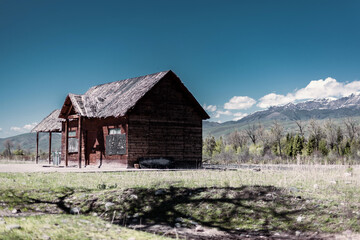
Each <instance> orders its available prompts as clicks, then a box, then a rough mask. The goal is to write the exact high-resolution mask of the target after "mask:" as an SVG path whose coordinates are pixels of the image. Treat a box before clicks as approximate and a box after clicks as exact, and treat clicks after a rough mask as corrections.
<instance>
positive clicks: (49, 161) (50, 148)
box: [49, 132, 51, 164]
mask: <svg viewBox="0 0 360 240" xmlns="http://www.w3.org/2000/svg"><path fill="white" fill-rule="evenodd" d="M49 164H51V132H49Z"/></svg>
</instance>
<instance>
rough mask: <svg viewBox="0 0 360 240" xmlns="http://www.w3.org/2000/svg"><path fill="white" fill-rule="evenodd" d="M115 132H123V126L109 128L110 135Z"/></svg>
mask: <svg viewBox="0 0 360 240" xmlns="http://www.w3.org/2000/svg"><path fill="white" fill-rule="evenodd" d="M114 134H121V128H111V129H109V135H114Z"/></svg>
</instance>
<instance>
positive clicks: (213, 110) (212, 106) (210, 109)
mask: <svg viewBox="0 0 360 240" xmlns="http://www.w3.org/2000/svg"><path fill="white" fill-rule="evenodd" d="M203 107H204V109H205V110H206V111H209V112H215V111H216V109H217V108H216V106H215V105H208V106H207V105H206V104H204V106H203Z"/></svg>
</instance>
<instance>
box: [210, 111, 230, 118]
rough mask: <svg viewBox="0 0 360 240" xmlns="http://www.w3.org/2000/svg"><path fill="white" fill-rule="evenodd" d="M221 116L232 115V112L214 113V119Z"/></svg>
mask: <svg viewBox="0 0 360 240" xmlns="http://www.w3.org/2000/svg"><path fill="white" fill-rule="evenodd" d="M221 115H228V116H230V115H232V112H230V111H229V110H226V111H220V110H218V111H216V115H215V116H214V118H219V117H220V116H221Z"/></svg>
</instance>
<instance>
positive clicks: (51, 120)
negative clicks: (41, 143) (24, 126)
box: [31, 109, 64, 132]
mask: <svg viewBox="0 0 360 240" xmlns="http://www.w3.org/2000/svg"><path fill="white" fill-rule="evenodd" d="M59 114H60V109H57V110H54V111H53V112H52V113H50V115H49V116H47V117H46V118H44V119H43V120H42V121H41V122H40V123H39V124H38V125H36V126H35V127H34V128H33V129H32V130H31V132H61V122H62V121H64V119H61V118H59V117H58V116H59Z"/></svg>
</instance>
